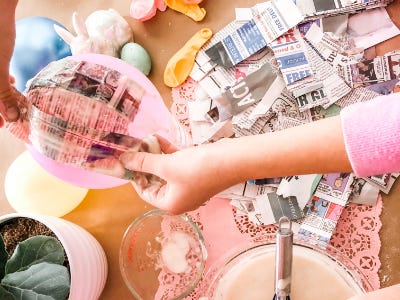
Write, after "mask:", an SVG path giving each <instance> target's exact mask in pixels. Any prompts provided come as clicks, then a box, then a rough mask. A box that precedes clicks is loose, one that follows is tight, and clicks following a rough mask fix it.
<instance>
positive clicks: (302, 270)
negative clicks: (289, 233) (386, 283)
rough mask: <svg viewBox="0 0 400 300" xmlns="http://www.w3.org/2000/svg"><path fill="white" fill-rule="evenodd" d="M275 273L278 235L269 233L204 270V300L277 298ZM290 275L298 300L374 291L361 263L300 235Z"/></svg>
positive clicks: (240, 247)
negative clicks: (360, 265)
mask: <svg viewBox="0 0 400 300" xmlns="http://www.w3.org/2000/svg"><path fill="white" fill-rule="evenodd" d="M274 275H275V236H268V237H265V238H264V239H263V241H258V242H255V243H253V244H252V245H244V246H238V248H236V249H234V250H232V251H231V252H230V253H227V254H226V255H224V256H223V257H221V258H220V259H219V260H218V261H216V262H215V263H214V264H213V265H212V266H211V267H210V269H209V270H208V272H207V273H206V274H205V278H204V282H205V283H206V287H205V288H204V290H203V291H204V296H205V297H204V299H209V300H211V299H214V300H225V299H226V300H227V299H229V300H236V299H246V300H254V299H273V296H274V290H275V283H274ZM291 277H292V280H291V294H290V296H291V299H295V300H304V299H324V300H330V299H332V300H337V299H347V298H349V297H351V296H354V295H358V294H363V293H365V292H368V291H371V290H372V286H371V284H370V283H369V281H368V279H367V278H366V277H365V276H364V275H363V273H362V272H361V271H360V270H359V268H358V267H357V266H356V265H355V264H354V263H353V262H352V261H351V260H350V259H348V258H347V257H346V256H344V255H343V254H341V253H340V252H338V251H337V250H336V249H335V248H333V247H331V246H329V245H328V247H327V248H326V249H322V248H320V247H318V246H314V245H313V244H312V241H311V243H310V240H308V241H304V240H299V239H298V238H297V237H296V236H295V238H294V245H293V268H292V276H291Z"/></svg>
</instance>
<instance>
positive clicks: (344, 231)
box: [171, 78, 382, 299]
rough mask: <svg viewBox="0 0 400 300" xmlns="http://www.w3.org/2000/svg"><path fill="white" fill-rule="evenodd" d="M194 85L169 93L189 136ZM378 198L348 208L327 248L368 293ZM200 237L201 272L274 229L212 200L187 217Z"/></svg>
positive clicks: (375, 266)
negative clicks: (350, 267)
mask: <svg viewBox="0 0 400 300" xmlns="http://www.w3.org/2000/svg"><path fill="white" fill-rule="evenodd" d="M197 87H198V84H197V83H196V82H195V81H194V80H192V79H191V78H189V79H188V80H187V81H186V82H185V83H184V84H182V85H181V86H179V87H176V88H173V89H172V100H173V104H172V106H171V112H172V114H173V115H174V116H175V118H176V119H177V120H178V121H179V123H180V124H182V126H183V127H185V128H186V130H187V131H188V132H189V133H190V125H189V114H188V107H187V103H188V102H190V101H194V95H195V91H196V89H197ZM381 211H382V198H381V197H380V196H379V197H378V200H377V204H376V205H375V206H366V205H358V204H349V205H348V206H347V207H345V209H344V210H343V212H342V215H341V217H340V219H339V222H338V224H337V227H336V230H335V232H334V234H333V235H332V238H331V241H330V244H331V245H332V246H333V247H335V248H336V249H337V250H339V251H340V252H341V253H342V254H344V255H345V256H347V257H348V258H350V259H351V261H352V262H353V263H354V264H355V265H356V266H358V267H359V268H360V269H361V270H362V271H363V273H364V275H365V276H366V277H367V278H368V280H369V282H370V284H371V286H372V289H373V290H376V289H379V288H380V281H379V276H378V270H379V268H380V266H381V262H380V259H379V251H380V247H381V241H380V237H379V230H380V228H381V226H382V223H381V221H380V214H381ZM189 216H190V217H191V218H192V219H193V220H194V221H195V222H196V223H197V224H198V226H199V227H200V230H201V231H202V233H203V236H204V240H205V244H206V248H207V251H208V258H207V263H206V269H205V272H207V270H208V268H209V267H210V266H211V265H212V263H213V262H215V261H216V259H218V257H219V256H221V255H222V254H223V253H225V252H226V251H227V250H229V249H231V248H233V247H235V246H236V245H237V244H238V243H243V242H246V241H252V240H256V239H258V238H262V236H265V235H266V234H271V233H275V231H276V227H275V226H274V225H262V226H258V225H255V224H253V223H252V222H251V221H250V220H249V219H248V217H247V216H244V215H240V214H238V213H237V211H236V209H235V208H234V207H232V206H231V205H230V204H229V201H228V200H226V199H212V200H210V201H209V202H208V203H207V204H206V205H204V206H202V207H200V208H199V209H197V210H195V211H193V212H191V213H189ZM206 286H207V283H206V282H204V280H202V281H200V283H199V284H198V286H197V288H196V289H195V290H194V291H193V292H192V293H191V294H190V295H189V296H188V297H187V298H186V299H199V298H200V297H201V296H204V293H203V291H204V289H205V287H206Z"/></svg>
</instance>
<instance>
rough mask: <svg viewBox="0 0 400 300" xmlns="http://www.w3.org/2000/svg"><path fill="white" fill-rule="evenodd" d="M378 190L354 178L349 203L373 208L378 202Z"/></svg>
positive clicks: (362, 180) (360, 179)
mask: <svg viewBox="0 0 400 300" xmlns="http://www.w3.org/2000/svg"><path fill="white" fill-rule="evenodd" d="M378 195H379V188H377V187H376V186H374V185H372V184H370V183H368V182H367V181H366V180H365V179H364V178H354V181H353V183H352V190H351V194H350V197H349V202H351V203H356V204H363V205H371V206H374V205H375V204H376V201H377V200H378Z"/></svg>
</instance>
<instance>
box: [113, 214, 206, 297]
mask: <svg viewBox="0 0 400 300" xmlns="http://www.w3.org/2000/svg"><path fill="white" fill-rule="evenodd" d="M206 256H207V253H206V250H205V246H204V242H203V237H202V235H201V232H200V230H199V229H198V227H197V226H196V224H195V223H193V221H192V220H191V219H190V218H189V217H188V216H186V215H171V214H168V213H166V212H163V211H161V210H152V211H149V212H147V213H145V214H143V215H141V216H139V217H138V218H137V219H135V220H134V221H133V223H132V224H131V225H130V226H129V227H128V229H127V230H126V232H125V234H124V237H123V239H122V243H121V247H120V255H119V264H120V270H121V274H122V277H123V279H124V281H125V283H126V285H127V286H128V288H129V290H130V291H131V293H132V294H133V295H134V296H135V297H136V298H137V299H144V300H147V299H149V300H150V299H151V300H153V299H171V300H172V299H183V298H184V297H186V296H187V295H188V294H189V293H190V292H191V291H192V290H193V289H194V287H196V285H197V283H198V282H199V280H200V278H201V276H202V275H203V271H204V266H205V260H206Z"/></svg>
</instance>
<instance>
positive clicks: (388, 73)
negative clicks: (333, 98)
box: [344, 54, 400, 88]
mask: <svg viewBox="0 0 400 300" xmlns="http://www.w3.org/2000/svg"><path fill="white" fill-rule="evenodd" d="M344 76H345V80H346V81H347V82H348V83H349V84H350V85H351V86H352V87H353V88H356V87H360V86H368V85H371V84H375V83H379V82H384V81H389V80H393V79H399V78H400V54H389V55H383V56H378V57H376V58H374V59H365V60H361V61H359V62H357V63H355V64H350V65H348V66H346V69H345V73H344Z"/></svg>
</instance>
